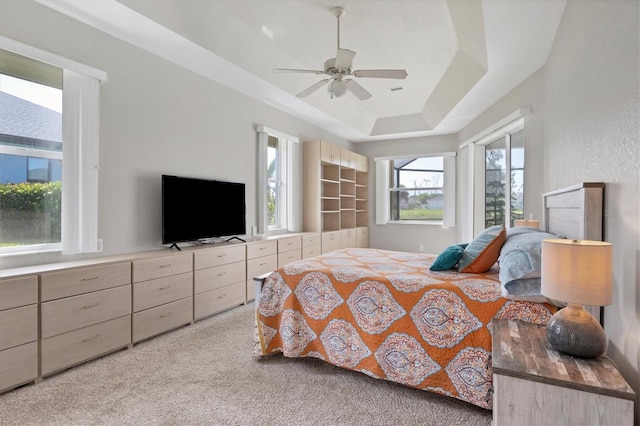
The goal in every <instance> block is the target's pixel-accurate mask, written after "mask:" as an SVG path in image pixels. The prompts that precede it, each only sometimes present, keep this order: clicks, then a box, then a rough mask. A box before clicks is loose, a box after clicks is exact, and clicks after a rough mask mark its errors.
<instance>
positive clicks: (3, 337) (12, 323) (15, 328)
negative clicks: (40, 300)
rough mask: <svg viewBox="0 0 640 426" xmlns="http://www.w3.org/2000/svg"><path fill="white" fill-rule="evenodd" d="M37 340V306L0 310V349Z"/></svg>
mask: <svg viewBox="0 0 640 426" xmlns="http://www.w3.org/2000/svg"><path fill="white" fill-rule="evenodd" d="M35 340H38V306H37V305H29V306H22V307H20V308H14V309H7V310H4V311H0V350H3V349H7V348H11V347H13V346H18V345H22V344H24V343H29V342H33V341H35Z"/></svg>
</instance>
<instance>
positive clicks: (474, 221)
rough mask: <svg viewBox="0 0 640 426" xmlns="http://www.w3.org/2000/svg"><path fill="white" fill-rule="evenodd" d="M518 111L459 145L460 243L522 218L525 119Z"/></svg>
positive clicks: (523, 112)
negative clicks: (490, 227)
mask: <svg viewBox="0 0 640 426" xmlns="http://www.w3.org/2000/svg"><path fill="white" fill-rule="evenodd" d="M530 112H531V110H530V109H529V108H520V109H517V110H516V111H514V112H513V113H511V114H509V115H508V116H506V117H504V118H503V119H502V120H500V121H498V122H496V123H495V124H494V125H492V126H490V127H488V128H487V129H485V130H483V131H482V132H480V133H478V134H477V135H475V136H473V137H472V138H470V139H469V140H467V141H466V142H464V143H463V144H461V145H460V151H459V153H460V159H461V162H462V163H461V164H464V167H462V168H461V169H460V178H461V179H462V182H463V184H462V185H460V190H461V196H460V201H461V225H460V236H459V238H460V240H461V241H465V240H469V241H470V240H472V239H473V238H474V237H475V236H476V235H478V234H479V233H480V232H481V231H482V230H483V229H486V228H487V227H489V226H493V225H501V224H504V225H505V227H507V228H509V227H512V226H513V225H514V223H515V220H517V219H522V218H523V217H524V216H525V214H524V212H525V201H524V200H525V178H524V167H525V145H524V142H525V140H524V139H525V116H526V115H528V114H529V113H530Z"/></svg>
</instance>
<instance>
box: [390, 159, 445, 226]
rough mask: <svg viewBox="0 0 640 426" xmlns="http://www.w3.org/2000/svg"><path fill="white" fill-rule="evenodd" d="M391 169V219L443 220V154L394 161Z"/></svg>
mask: <svg viewBox="0 0 640 426" xmlns="http://www.w3.org/2000/svg"><path fill="white" fill-rule="evenodd" d="M390 172H391V174H392V176H391V179H390V180H389V182H390V185H389V197H390V208H391V210H390V219H391V220H394V221H402V220H416V221H428V220H434V221H442V220H443V217H444V215H443V203H444V191H443V184H444V165H443V157H420V158H408V159H398V160H392V161H391V170H390Z"/></svg>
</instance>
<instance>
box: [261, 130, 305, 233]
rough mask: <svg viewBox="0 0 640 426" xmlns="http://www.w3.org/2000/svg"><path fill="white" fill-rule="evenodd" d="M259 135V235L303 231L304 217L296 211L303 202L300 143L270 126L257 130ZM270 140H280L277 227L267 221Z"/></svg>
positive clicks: (277, 173) (293, 137)
mask: <svg viewBox="0 0 640 426" xmlns="http://www.w3.org/2000/svg"><path fill="white" fill-rule="evenodd" d="M256 132H257V133H258V190H257V191H256V192H257V207H258V216H257V221H258V223H257V230H256V231H257V234H259V235H278V234H284V233H287V232H297V231H299V230H300V229H301V224H302V215H300V214H299V210H300V209H299V208H296V200H301V199H302V192H301V189H302V186H301V185H300V182H301V181H302V176H301V170H300V167H299V164H300V163H301V161H300V160H301V158H300V141H299V139H298V138H296V137H295V136H291V135H287V134H286V133H283V132H280V131H278V130H274V129H272V128H269V127H267V126H263V125H259V126H257V127H256ZM269 136H272V137H275V138H276V139H277V140H278V153H279V158H278V171H277V172H276V176H277V177H278V179H279V181H278V182H277V186H278V200H277V202H278V208H277V212H278V215H279V216H278V220H277V225H275V226H269V224H268V220H267V197H266V195H267V191H266V189H267V185H268V182H267V179H268V171H267V167H268V164H267V150H268V144H269Z"/></svg>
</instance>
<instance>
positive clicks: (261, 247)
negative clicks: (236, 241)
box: [247, 240, 278, 259]
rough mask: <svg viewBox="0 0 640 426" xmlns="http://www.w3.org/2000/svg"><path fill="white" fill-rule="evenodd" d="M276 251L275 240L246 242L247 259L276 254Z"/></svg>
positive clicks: (276, 244)
mask: <svg viewBox="0 0 640 426" xmlns="http://www.w3.org/2000/svg"><path fill="white" fill-rule="evenodd" d="M277 252H278V243H277V242H276V240H265V241H258V242H255V243H249V244H247V259H254V258H256V257H262V256H267V255H271V254H276V253H277Z"/></svg>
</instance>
